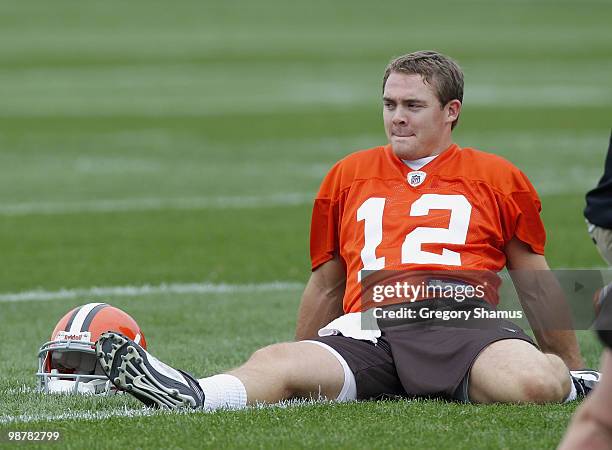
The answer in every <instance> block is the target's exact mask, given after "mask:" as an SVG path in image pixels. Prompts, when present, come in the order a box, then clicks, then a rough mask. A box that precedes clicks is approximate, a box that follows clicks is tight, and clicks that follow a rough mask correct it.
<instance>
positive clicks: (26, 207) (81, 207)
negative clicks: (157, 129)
mask: <svg viewBox="0 0 612 450" xmlns="http://www.w3.org/2000/svg"><path fill="white" fill-rule="evenodd" d="M313 199H314V194H313V193H300V192H293V193H291V192H287V193H283V194H269V195H253V196H211V197H192V198H174V199H173V198H127V199H116V200H89V201H75V202H35V203H14V204H0V216H28V215H33V214H45V215H54V214H70V213H81V212H94V213H107V212H122V211H157V210H167V209H175V210H181V209H185V210H194V209H247V208H266V207H275V206H294V205H306V204H309V203H312V202H313Z"/></svg>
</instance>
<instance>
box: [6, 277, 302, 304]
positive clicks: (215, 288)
mask: <svg viewBox="0 0 612 450" xmlns="http://www.w3.org/2000/svg"><path fill="white" fill-rule="evenodd" d="M303 287H304V285H303V284H302V283H298V282H294V281H273V282H270V283H251V284H227V283H218V284H215V283H170V284H163V283H162V284H159V285H156V286H151V285H143V286H105V287H104V286H101V287H92V288H89V289H61V290H58V291H45V290H42V289H40V290H33V291H25V292H17V293H7V294H0V302H4V303H6V302H25V301H40V300H66V299H79V298H85V297H90V298H91V297H96V298H98V297H140V296H146V295H154V294H235V293H253V292H273V291H294V290H299V289H302V288H303Z"/></svg>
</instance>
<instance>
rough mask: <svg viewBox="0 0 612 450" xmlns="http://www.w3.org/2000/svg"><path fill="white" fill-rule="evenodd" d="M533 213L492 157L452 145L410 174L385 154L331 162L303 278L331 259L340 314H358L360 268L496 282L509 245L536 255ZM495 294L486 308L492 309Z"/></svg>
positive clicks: (526, 188) (533, 201)
mask: <svg viewBox="0 0 612 450" xmlns="http://www.w3.org/2000/svg"><path fill="white" fill-rule="evenodd" d="M540 210H541V204H540V200H539V198H538V195H537V193H536V191H535V189H534V188H533V186H532V185H531V183H530V182H529V180H528V179H527V177H526V176H525V175H524V174H523V173H522V172H521V171H520V170H519V169H517V168H516V167H515V166H514V165H512V164H511V163H510V162H508V161H507V160H505V159H503V158H501V157H499V156H496V155H493V154H489V153H485V152H481V151H478V150H474V149H471V148H460V147H459V146H458V145H456V144H453V145H451V146H450V147H449V148H448V149H446V150H445V151H444V152H442V153H441V154H440V155H438V156H437V157H436V158H435V159H434V160H433V161H431V162H429V163H428V164H426V165H425V166H423V167H422V168H421V169H419V170H418V171H415V170H412V169H411V168H410V167H408V166H407V165H406V164H405V163H404V162H403V161H401V160H400V159H399V158H398V157H397V156H396V155H395V154H394V153H393V150H392V149H391V146H389V145H387V146H384V147H376V148H373V149H369V150H363V151H360V152H356V153H353V154H351V155H349V156H347V157H345V158H344V159H342V160H341V161H339V162H338V163H336V164H335V165H334V167H333V168H332V169H331V170H330V172H329V173H328V174H327V176H326V177H325V179H324V180H323V182H322V184H321V188H320V190H319V193H318V194H317V198H316V199H315V203H314V208H313V214H312V224H311V235H310V254H311V262H312V269H313V270H314V269H316V268H317V267H318V266H320V265H321V264H323V263H325V262H326V261H329V260H330V259H332V258H333V257H334V255H335V254H339V255H340V257H341V259H342V261H343V263H344V264H345V267H346V277H347V280H346V290H345V294H344V311H345V312H346V313H348V312H356V311H360V310H361V309H364V308H363V305H362V302H361V282H360V280H361V275H360V271H361V270H364V269H365V270H366V271H378V270H382V269H384V270H385V271H387V270H401V271H441V270H442V271H457V270H460V271H490V272H491V273H497V272H499V271H500V270H502V269H503V268H504V266H505V264H506V256H505V254H504V247H505V245H506V244H507V243H508V241H510V240H511V239H512V238H513V237H514V236H516V237H517V238H518V239H520V240H521V241H523V242H525V243H527V244H528V245H529V246H530V247H531V249H532V250H533V251H534V252H535V253H539V254H544V243H545V240H546V233H545V231H544V226H543V224H542V221H541V219H540ZM364 273H365V272H364ZM462 273H463V272H462ZM496 278H497V277H496ZM496 295H497V292H495V293H494V294H492V295H491V294H490V295H489V296H488V298H487V299H486V300H487V301H489V302H491V303H493V304H496V303H497V297H496Z"/></svg>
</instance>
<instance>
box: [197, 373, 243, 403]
mask: <svg viewBox="0 0 612 450" xmlns="http://www.w3.org/2000/svg"><path fill="white" fill-rule="evenodd" d="M198 383H200V386H202V390H203V391H204V409H206V410H208V411H214V410H215V409H220V408H227V409H240V408H244V407H245V406H246V403H247V393H246V389H245V387H244V384H242V381H240V380H239V379H238V378H236V377H235V376H233V375H227V374H225V373H223V374H220V375H214V376H212V377H208V378H202V379H200V380H198Z"/></svg>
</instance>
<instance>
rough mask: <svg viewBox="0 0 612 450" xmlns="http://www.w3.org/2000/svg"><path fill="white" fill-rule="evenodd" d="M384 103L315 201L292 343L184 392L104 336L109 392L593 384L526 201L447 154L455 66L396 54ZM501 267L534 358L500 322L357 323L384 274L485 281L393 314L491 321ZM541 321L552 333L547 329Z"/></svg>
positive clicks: (501, 167)
mask: <svg viewBox="0 0 612 450" xmlns="http://www.w3.org/2000/svg"><path fill="white" fill-rule="evenodd" d="M382 90H383V92H382V94H383V95H382V97H383V98H382V101H383V122H384V127H385V131H386V134H387V138H388V144H387V145H384V146H380V147H376V148H372V149H368V150H363V151H359V152H356V153H353V154H351V155H349V156H347V157H345V158H344V159H342V160H341V161H339V162H338V163H337V164H336V165H334V167H332V169H331V170H330V171H329V173H328V174H327V176H326V177H325V179H324V180H323V182H322V184H321V188H320V190H319V193H318V195H317V197H316V199H315V202H314V208H313V214H312V224H311V241H310V249H311V262H312V274H311V276H310V279H309V281H308V283H307V285H306V288H305V290H304V294H303V296H302V301H301V304H300V308H299V312H298V321H297V326H296V342H291V343H279V344H274V345H270V346H268V347H265V348H262V349H260V350H257V351H256V352H255V353H254V354H253V355H252V356H251V357H250V359H249V360H248V361H247V362H246V363H245V364H244V365H242V366H241V367H238V368H236V369H233V370H231V371H228V372H227V373H224V374H219V375H215V376H212V377H208V378H203V379H199V380H198V379H196V378H194V377H193V376H192V375H190V374H188V373H186V372H184V371H180V370H176V369H174V368H172V367H170V366H168V365H166V364H164V363H162V362H161V361H158V360H157V359H155V358H154V357H153V356H152V355H151V354H149V353H148V352H147V351H146V350H144V349H143V348H142V347H141V346H139V345H137V344H136V343H135V342H133V341H132V340H131V339H129V338H128V337H126V336H122V335H121V334H119V333H107V334H105V335H103V336H102V337H101V339H100V340H99V341H98V343H97V346H96V351H97V354H98V358H99V361H100V364H101V366H102V368H103V370H104V371H105V373H106V374H107V375H108V377H109V379H110V380H111V381H112V382H113V383H114V384H115V385H116V386H117V387H119V388H120V389H123V390H127V391H128V392H130V393H132V394H133V395H134V396H135V397H137V398H138V399H140V400H141V401H143V402H144V403H145V404H147V405H152V406H159V407H166V408H176V407H180V406H191V407H198V408H204V409H207V410H213V409H216V408H242V407H244V406H245V405H247V404H258V403H275V402H278V401H281V400H284V399H290V398H294V397H300V398H304V397H305V398H325V399H331V400H337V401H347V400H362V399H363V400H365V399H373V398H381V397H385V396H393V397H397V396H400V397H439V398H445V399H449V400H456V401H461V402H478V403H492V402H523V403H530V402H533V403H545V402H563V401H569V400H573V399H575V398H576V397H577V396H583V395H585V394H586V393H587V392H588V391H589V390H590V388H591V387H592V385H593V383H594V382H595V381H596V380H597V378H598V374H597V372H593V371H580V370H579V369H581V368H583V367H584V361H583V359H582V356H581V354H580V350H579V347H578V343H577V340H576V336H575V333H574V331H573V330H572V329H571V326H570V325H567V323H568V322H567V320H568V318H567V317H564V315H563V314H561V313H559V314H557V313H558V312H559V311H563V305H559V299H560V298H561V297H562V295H561V294H562V293H560V292H559V291H558V289H559V286H558V284H556V283H555V280H554V277H552V275H550V272H549V269H548V265H547V262H546V259H545V258H544V243H545V231H544V227H543V224H542V221H541V219H540V214H539V213H540V200H539V198H538V195H537V193H536V191H535V189H534V188H533V186H532V185H531V183H530V182H529V180H528V179H527V177H526V176H525V175H524V174H523V173H522V172H521V171H520V170H519V169H517V168H516V167H515V166H513V165H512V164H511V163H509V162H508V161H506V160H504V159H502V158H500V157H498V156H495V155H492V154H489V153H485V152H481V151H478V150H474V149H471V148H461V147H460V146H459V145H457V144H455V143H453V140H452V136H451V134H452V130H453V128H454V127H455V126H456V125H457V122H458V120H459V116H460V113H461V108H462V101H463V73H462V71H461V69H460V68H459V66H458V65H457V64H456V63H455V62H454V61H453V60H452V59H450V58H448V57H447V56H444V55H442V54H440V53H436V52H432V51H419V52H415V53H411V54H407V55H404V56H401V57H399V58H397V59H395V60H393V61H392V62H391V63H390V64H389V65H388V66H387V68H386V70H385V73H384V77H383V86H382ZM504 266H506V267H508V268H509V269H511V270H513V271H514V274H515V275H514V276H513V278H514V282H515V284H517V290H518V292H519V295H520V297H521V301H522V302H524V304H525V305H528V307H527V308H525V309H526V312H527V314H528V315H529V318H530V319H532V320H534V321H535V322H536V323H538V324H540V325H543V326H540V327H539V328H538V329H537V330H535V331H534V332H535V335H536V338H537V341H538V344H539V347H538V346H537V345H536V343H535V342H534V341H533V340H532V339H531V338H530V337H529V336H528V335H527V334H525V332H524V331H523V330H522V329H520V327H518V326H517V325H515V324H514V323H512V322H509V321H507V320H505V319H503V318H497V319H489V320H487V321H486V325H484V324H483V322H482V321H480V322H478V321H476V322H473V323H472V322H470V324H469V326H464V325H468V324H455V325H456V326H443V325H440V324H439V323H437V324H436V325H433V326H430V325H427V323H420V322H418V321H417V322H415V323H413V322H407V323H403V322H400V323H389V321H385V320H379V321H378V323H377V324H376V325H377V326H375V327H368V326H363V325H362V322H361V321H362V318H363V317H362V314H361V313H362V312H364V311H368V312H369V311H372V310H374V309H376V308H375V306H376V305H380V308H381V310H382V311H383V312H385V313H387V312H389V311H391V312H393V311H394V308H395V309H397V307H398V304H397V302H398V299H397V298H395V299H391V300H392V301H391V302H387V303H380V304H377V303H375V302H372V301H371V299H370V298H369V297H368V296H366V295H362V291H364V292H365V291H366V290H367V289H364V287H366V285H368V284H370V285H371V284H372V280H378V281H380V282H381V283H382V284H384V283H385V282H386V281H387V280H385V279H384V278H385V276H384V274H389V276H390V277H391V278H394V277H397V276H401V277H402V281H403V282H410V283H411V284H412V285H413V286H414V285H420V286H421V287H423V289H424V290H426V289H429V288H431V287H436V286H438V287H441V288H442V287H444V288H446V287H450V288H453V287H460V288H461V289H462V290H467V288H468V287H471V288H474V287H475V284H476V283H477V282H478V279H479V278H480V277H486V278H487V279H488V280H490V281H491V283H490V284H488V285H487V283H484V284H485V285H487V288H486V290H485V291H486V292H485V294H486V295H485V297H484V298H480V299H479V298H471V299H470V300H469V301H461V300H460V299H458V298H457V299H446V298H437V297H436V296H431V295H419V296H418V298H411V299H410V300H408V301H407V303H408V304H410V305H412V306H415V305H416V307H418V308H421V310H425V309H427V310H434V311H435V310H440V309H443V310H447V311H448V310H451V311H452V310H454V309H462V310H468V311H471V310H475V309H476V308H488V309H487V310H491V311H494V309H495V304H496V303H497V298H496V296H497V291H496V289H495V288H496V286H497V285H496V281H495V278H496V277H497V275H495V274H496V273H497V272H499V271H500V270H502V269H503V268H504ZM440 273H442V275H440ZM474 273H476V274H477V275H476V276H475V278H474V276H473V274H474ZM373 274H376V276H374V275H373ZM380 274H382V279H381V275H380ZM427 274H431V276H428V275H427ZM470 274H472V275H470ZM371 277H374V278H371ZM382 284H381V285H382ZM387 287H389V286H387ZM391 287H392V286H391ZM476 287H477V286H476ZM481 287H482V286H481ZM404 300H407V299H404ZM414 300H418V301H416V302H415V301H414ZM455 300H456V301H455ZM399 301H401V299H399ZM400 305H401V303H400ZM542 305H543V306H542ZM376 307H377V306H376ZM547 311H548V312H554V313H555V314H557V315H558V316H559V317H557V319H559V320H560V322H559V321H558V322H556V323H555V324H554V325H555V326H548V325H549V324H547V323H545V322H546V320H548V318H547V317H546V312H547ZM542 312H544V314H543V313H542ZM408 315H410V314H408ZM559 324H561V325H562V326H558V325H559ZM570 370H575V371H574V372H570Z"/></svg>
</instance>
